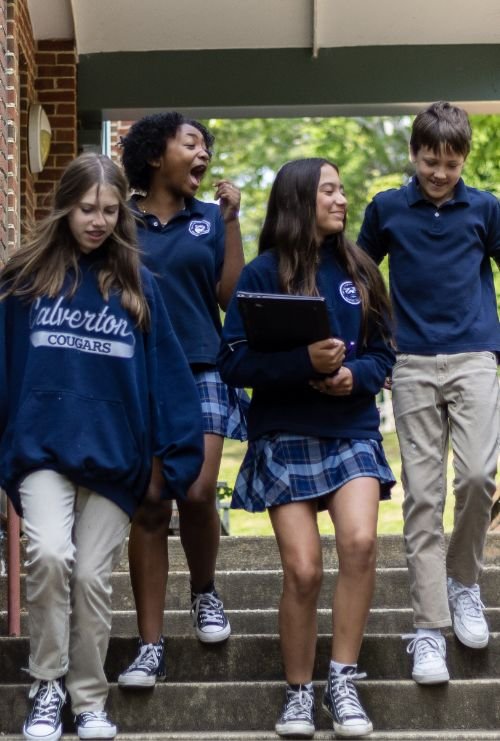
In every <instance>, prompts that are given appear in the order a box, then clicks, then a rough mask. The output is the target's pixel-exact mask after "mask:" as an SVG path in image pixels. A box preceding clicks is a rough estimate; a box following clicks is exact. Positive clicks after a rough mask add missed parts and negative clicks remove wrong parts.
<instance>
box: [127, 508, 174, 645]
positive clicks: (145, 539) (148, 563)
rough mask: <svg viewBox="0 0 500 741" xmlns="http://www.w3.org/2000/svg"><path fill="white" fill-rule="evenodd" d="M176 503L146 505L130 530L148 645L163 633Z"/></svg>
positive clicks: (136, 590)
mask: <svg viewBox="0 0 500 741" xmlns="http://www.w3.org/2000/svg"><path fill="white" fill-rule="evenodd" d="M171 514H172V502H169V501H163V502H145V503H144V505H142V506H141V507H140V508H139V510H138V511H137V513H136V515H135V517H134V519H133V520H132V527H131V528H130V537H129V546H128V559H129V567H130V580H131V582H132V591H133V593H134V600H135V608H136V611H137V626H138V629H139V635H140V636H141V638H142V640H143V642H144V643H157V642H158V641H159V640H160V636H161V634H162V633H163V611H164V609H165V597H166V591H167V577H168V538H167V536H168V527H169V524H170V517H171Z"/></svg>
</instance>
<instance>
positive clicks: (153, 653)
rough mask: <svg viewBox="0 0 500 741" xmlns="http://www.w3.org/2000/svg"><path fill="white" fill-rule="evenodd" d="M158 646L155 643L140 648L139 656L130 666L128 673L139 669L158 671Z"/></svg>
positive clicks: (159, 648)
mask: <svg viewBox="0 0 500 741" xmlns="http://www.w3.org/2000/svg"><path fill="white" fill-rule="evenodd" d="M160 650H161V647H160V646H157V645H156V644H155V643H145V644H144V645H143V646H141V650H140V651H139V656H138V657H137V658H136V660H135V661H134V662H133V663H132V664H131V666H130V669H129V671H134V670H136V669H140V670H141V671H155V670H156V669H158V664H159V661H160V657H159V656H158V653H159V651H160Z"/></svg>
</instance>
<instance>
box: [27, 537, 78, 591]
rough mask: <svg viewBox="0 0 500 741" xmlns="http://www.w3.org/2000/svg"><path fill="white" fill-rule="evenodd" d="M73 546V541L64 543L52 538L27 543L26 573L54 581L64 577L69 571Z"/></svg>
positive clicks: (73, 550)
mask: <svg viewBox="0 0 500 741" xmlns="http://www.w3.org/2000/svg"><path fill="white" fill-rule="evenodd" d="M74 556H75V547H74V545H73V543H71V542H69V543H64V542H61V541H57V539H54V540H52V541H41V542H38V543H36V544H29V545H28V549H27V557H28V558H27V564H26V565H27V569H28V573H30V574H32V575H35V576H36V578H37V579H41V578H43V579H44V581H45V583H47V580H49V581H51V582H56V581H58V580H64V579H66V578H67V577H68V576H69V574H70V573H71V569H72V566H73V562H74Z"/></svg>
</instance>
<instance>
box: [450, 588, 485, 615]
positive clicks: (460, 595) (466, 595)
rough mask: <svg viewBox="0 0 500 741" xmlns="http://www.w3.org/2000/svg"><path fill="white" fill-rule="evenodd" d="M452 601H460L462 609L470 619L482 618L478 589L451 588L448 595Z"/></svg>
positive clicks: (481, 604)
mask: <svg viewBox="0 0 500 741" xmlns="http://www.w3.org/2000/svg"><path fill="white" fill-rule="evenodd" d="M450 597H451V598H452V600H453V601H456V602H458V600H460V602H461V604H462V609H463V611H464V612H465V614H466V615H467V617H471V618H476V619H478V618H482V617H483V609H484V605H483V603H482V602H481V597H480V596H479V589H478V588H477V587H476V588H474V587H453V589H452V590H451V593H450Z"/></svg>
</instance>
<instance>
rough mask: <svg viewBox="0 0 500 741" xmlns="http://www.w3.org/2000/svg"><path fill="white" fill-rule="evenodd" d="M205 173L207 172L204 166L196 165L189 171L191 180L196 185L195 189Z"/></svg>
mask: <svg viewBox="0 0 500 741" xmlns="http://www.w3.org/2000/svg"><path fill="white" fill-rule="evenodd" d="M206 171H207V168H206V167H205V165H196V167H193V168H192V169H191V170H190V171H189V174H190V176H191V179H192V180H193V181H194V183H195V184H196V187H198V186H199V184H200V183H201V180H202V178H203V175H204V174H205V173H206Z"/></svg>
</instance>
